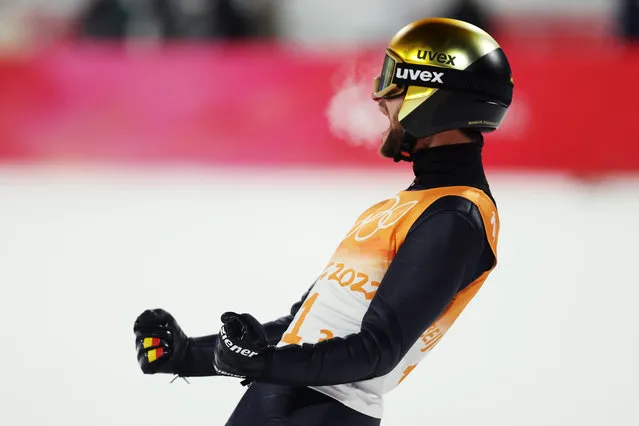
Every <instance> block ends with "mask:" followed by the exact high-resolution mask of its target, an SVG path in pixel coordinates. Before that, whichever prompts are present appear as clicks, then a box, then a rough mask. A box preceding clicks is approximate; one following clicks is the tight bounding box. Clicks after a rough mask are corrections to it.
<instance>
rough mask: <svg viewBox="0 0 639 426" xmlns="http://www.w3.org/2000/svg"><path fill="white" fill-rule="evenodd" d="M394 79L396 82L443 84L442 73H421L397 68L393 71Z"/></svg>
mask: <svg viewBox="0 0 639 426" xmlns="http://www.w3.org/2000/svg"><path fill="white" fill-rule="evenodd" d="M395 78H396V79H398V80H404V81H406V80H408V81H419V80H421V81H423V82H424V83H439V84H444V80H443V78H444V73H443V72H436V71H422V70H419V69H413V68H404V67H402V66H399V65H398V66H397V70H396V71H395Z"/></svg>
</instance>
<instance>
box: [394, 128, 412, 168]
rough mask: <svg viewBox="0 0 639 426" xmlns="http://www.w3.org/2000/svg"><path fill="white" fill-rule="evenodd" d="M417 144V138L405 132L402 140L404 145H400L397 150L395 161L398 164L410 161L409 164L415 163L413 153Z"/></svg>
mask: <svg viewBox="0 0 639 426" xmlns="http://www.w3.org/2000/svg"><path fill="white" fill-rule="evenodd" d="M416 144H417V138H416V137H415V136H413V135H411V134H410V133H408V132H407V131H406V130H404V137H403V138H402V143H400V144H399V146H398V147H397V150H396V152H395V156H394V157H393V160H394V161H395V162H396V163H399V162H400V161H408V162H409V163H410V162H412V161H413V151H415V145H416Z"/></svg>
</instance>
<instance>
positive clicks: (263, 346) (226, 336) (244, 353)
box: [213, 312, 273, 379]
mask: <svg viewBox="0 0 639 426" xmlns="http://www.w3.org/2000/svg"><path fill="white" fill-rule="evenodd" d="M221 319H222V323H223V325H222V328H221V329H220V335H219V336H220V338H219V339H218V341H217V343H216V346H215V350H214V353H215V356H214V361H213V362H214V366H215V371H216V372H217V373H218V374H222V375H225V376H232V377H240V378H251V379H254V378H259V377H260V376H261V375H262V374H263V372H264V369H265V366H266V358H267V355H268V352H270V351H271V350H272V349H273V348H272V347H269V346H268V342H267V339H266V333H265V331H264V327H262V324H260V323H259V322H258V321H257V320H256V319H255V318H254V317H252V316H251V315H249V314H236V313H234V312H227V313H225V314H224V315H222V318H221Z"/></svg>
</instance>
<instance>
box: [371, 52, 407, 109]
mask: <svg viewBox="0 0 639 426" xmlns="http://www.w3.org/2000/svg"><path fill="white" fill-rule="evenodd" d="M398 62H401V60H400V59H399V58H397V57H395V55H394V54H393V53H392V52H391V51H390V50H386V57H385V58H384V65H383V66H382V73H381V75H380V76H379V77H376V78H375V79H374V80H373V97H374V98H393V97H396V96H401V95H403V94H404V92H405V91H406V88H404V87H400V86H398V85H396V84H394V83H393V75H394V74H395V66H396V65H397V63H398Z"/></svg>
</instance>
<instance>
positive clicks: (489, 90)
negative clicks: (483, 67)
mask: <svg viewBox="0 0 639 426" xmlns="http://www.w3.org/2000/svg"><path fill="white" fill-rule="evenodd" d="M408 86H419V87H429V88H433V89H446V90H451V91H459V92H466V93H473V94H476V95H480V96H484V97H487V98H489V99H494V100H496V101H499V102H501V103H503V104H505V105H506V106H509V105H510V103H511V102H512V97H513V84H512V83H504V82H503V81H497V80H494V79H491V78H486V77H483V76H478V75H476V74H473V73H471V72H468V71H461V70H457V69H453V68H442V67H434V66H430V65H417V64H409V63H406V62H404V61H402V60H401V58H399V57H398V56H397V55H395V54H394V53H393V52H392V51H391V50H389V49H387V50H386V56H385V58H384V64H383V66H382V73H381V75H380V76H379V77H376V78H375V80H374V87H373V97H374V98H375V99H380V98H386V99H390V98H395V97H398V96H401V95H403V94H404V93H406V90H407V88H408Z"/></svg>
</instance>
